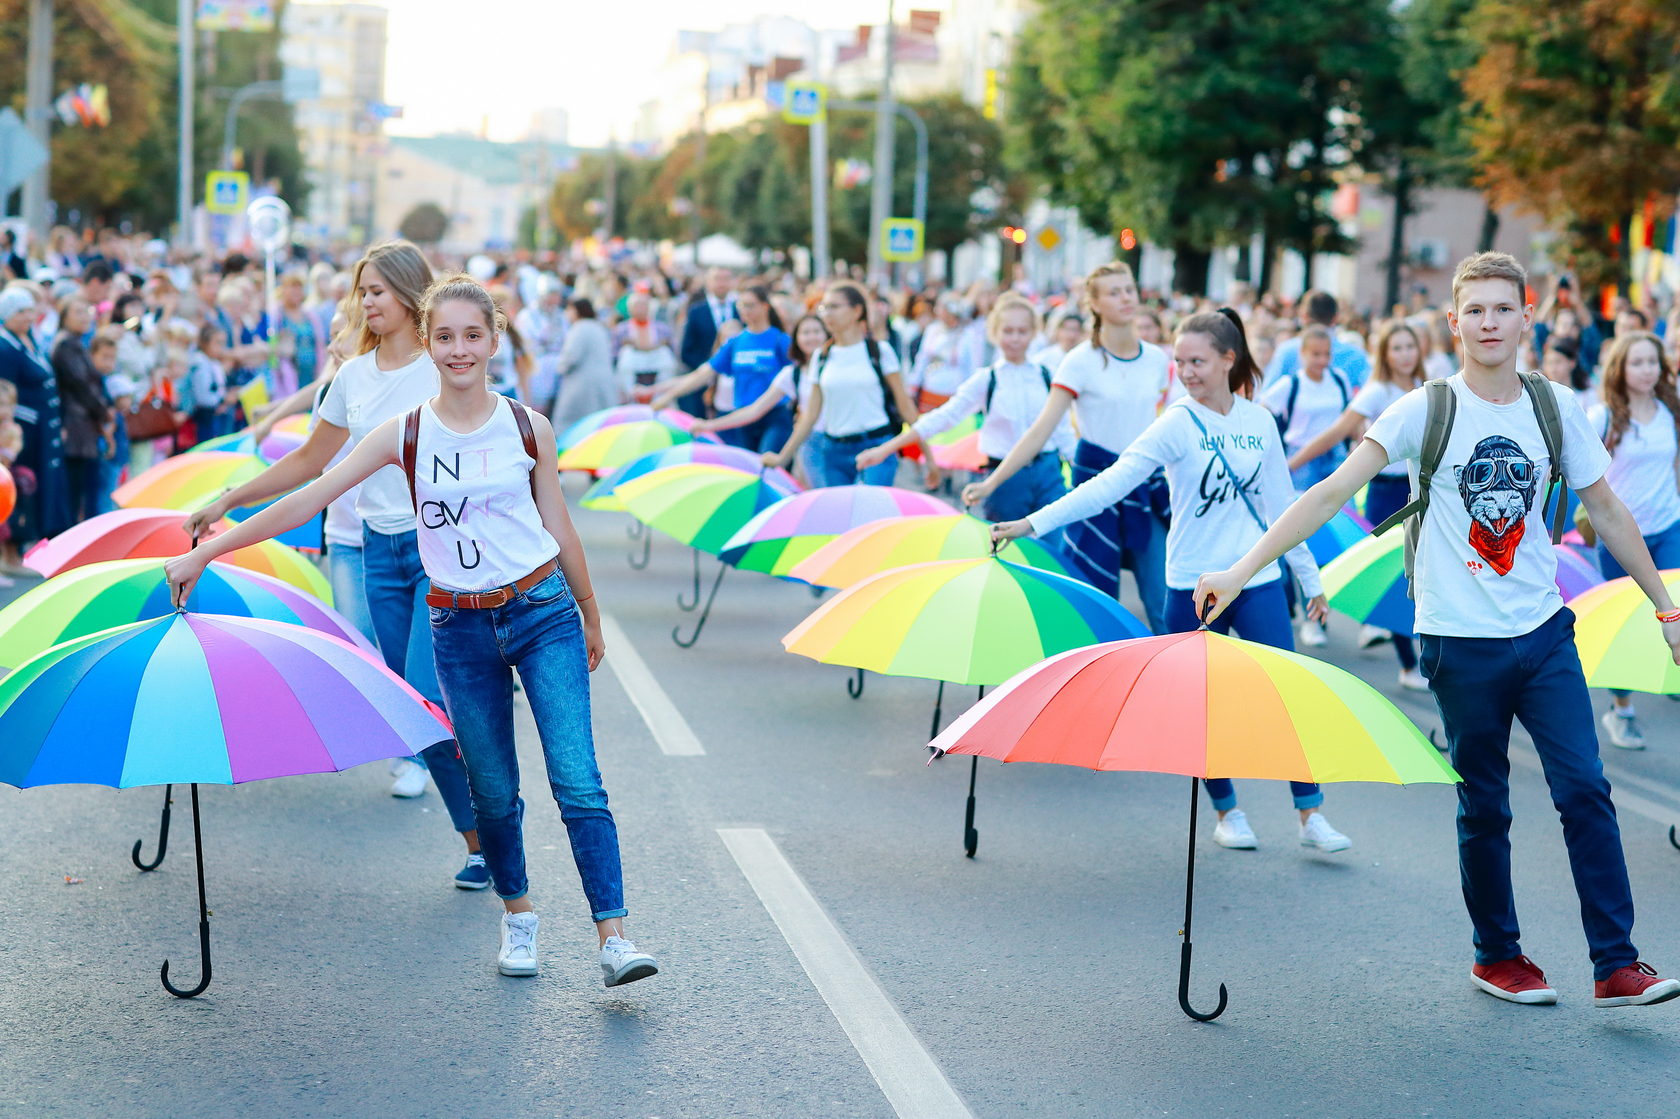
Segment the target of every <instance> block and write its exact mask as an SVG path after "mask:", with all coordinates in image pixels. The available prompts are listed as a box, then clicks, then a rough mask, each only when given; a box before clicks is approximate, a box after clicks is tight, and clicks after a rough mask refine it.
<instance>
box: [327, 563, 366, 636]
mask: <svg viewBox="0 0 1680 1119" xmlns="http://www.w3.org/2000/svg"><path fill="white" fill-rule="evenodd" d="M327 582H328V584H330V585H331V587H332V593H333V609H334V610H337V611H338V612H339V613H340V614H343V615H344V620H345V621H347V622H349V623H350V624H351V625H353V626H355V627H356V629H357V630H358V631H360V632H361V634H362V636H363V637H366V638H367V639H368V640H369V641H378V640H379V635H378V634H377V633H375V632H374V629H373V615H372V614H370V613H369V612H368V604H367V588H366V587H365V586H364V585H363V582H364V580H363V576H362V549H361V548H359V547H356V546H354V545H351V544H338V543H333V542H330V541H329V542H328V544H327Z"/></svg>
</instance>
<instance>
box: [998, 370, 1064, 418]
mask: <svg viewBox="0 0 1680 1119" xmlns="http://www.w3.org/2000/svg"><path fill="white" fill-rule="evenodd" d="M1033 364H1034V365H1037V366H1038V375H1039V376H1041V377H1043V378H1044V391H1045V392H1049V391H1050V370H1048V369H1046V368H1045V367H1044V366H1043V365H1041V364H1040V363H1038V362H1036V361H1035V362H1033ZM986 373H987V378H986V409H985V410H986V414H987V415H988V416H989V415H991V414H992V394H993V393H995V392H997V366H995V365H994V366H992V367H991V368H990V369H988V370H987V371H986Z"/></svg>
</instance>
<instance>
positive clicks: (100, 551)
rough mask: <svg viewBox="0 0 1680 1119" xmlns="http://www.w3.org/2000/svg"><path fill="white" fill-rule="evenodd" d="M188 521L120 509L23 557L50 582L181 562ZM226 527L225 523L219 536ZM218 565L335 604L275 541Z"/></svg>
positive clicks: (301, 561) (309, 569)
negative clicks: (149, 562)
mask: <svg viewBox="0 0 1680 1119" xmlns="http://www.w3.org/2000/svg"><path fill="white" fill-rule="evenodd" d="M184 520H186V518H185V517H184V516H183V515H182V513H181V511H180V510H178V509H116V510H113V511H111V512H109V513H101V514H99V515H98V516H96V517H89V518H88V519H87V520H85V521H83V522H82V523H81V524H79V525H74V526H72V527H71V528H68V529H66V530H64V531H63V532H61V533H59V534H58V535H57V536H54V537H52V538H51V539H49V540H42V541H40V542H39V543H37V544H36V545H35V546H34V547H33V548H31V549H29V551H28V553H26V554H25V555H24V557H23V563H24V566H26V567H28V568H29V569H31V570H32V571H38V572H40V573H41V574H42V575H44V576H46V577H47V578H48V579H51V578H53V577H54V576H56V575H59V574H61V573H63V572H66V571H73V570H75V569H76V568H78V567H82V566H85V565H86V564H90V563H101V562H104V561H107V560H119V559H143V558H147V557H152V558H168V557H170V556H178V555H181V554H183V553H185V552H187V551H189V550H191V548H192V538H191V537H189V536H188V535H187V534H186V533H185V532H183V531H182V530H181V522H182V521H184ZM227 527H228V526H227V525H226V524H225V523H224V524H223V525H221V526H220V527H219V528H218V531H221V530H223V529H225V528H227ZM212 535H213V534H212ZM218 562H220V563H228V564H232V565H233V566H235V567H242V568H245V569H246V570H249V571H256V572H259V573H261V574H263V575H272V576H274V577H275V578H277V579H280V580H282V581H284V582H286V583H289V584H290V585H292V586H293V587H296V588H297V589H298V590H301V591H305V592H307V593H308V594H310V595H313V596H314V597H315V598H317V599H319V600H321V601H322V602H325V603H327V604H328V605H331V603H332V588H331V586H330V585H329V584H328V583H327V577H326V576H325V575H323V574H321V569H320V568H318V567H316V566H315V565H314V564H313V563H311V562H310V561H309V560H307V559H305V558H304V557H303V556H301V555H299V554H298V553H297V552H296V551H294V550H292V549H291V548H288V547H286V546H285V545H284V544H281V543H278V542H276V541H273V540H264V541H262V542H261V543H258V544H252V545H249V546H248V547H244V548H237V549H235V550H234V551H231V552H228V553H226V554H225V555H223V556H222V557H221V558H220V560H218Z"/></svg>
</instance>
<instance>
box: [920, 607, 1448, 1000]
mask: <svg viewBox="0 0 1680 1119" xmlns="http://www.w3.org/2000/svg"><path fill="white" fill-rule="evenodd" d="M932 745H933V747H934V749H935V750H936V751H938V752H942V753H951V754H969V755H971V756H973V757H975V758H979V757H981V756H984V757H989V758H997V759H998V760H999V761H1006V762H1021V761H1034V762H1054V763H1057V764H1060V765H1075V766H1083V767H1085V768H1088V769H1100V770H1126V771H1135V772H1144V773H1178V774H1184V775H1186V776H1188V777H1190V778H1191V782H1190V840H1189V853H1188V856H1187V863H1186V868H1185V892H1184V928H1183V936H1184V943H1183V944H1182V945H1181V947H1180V953H1179V973H1178V1003H1179V1006H1180V1007H1181V1008H1182V1009H1183V1010H1184V1012H1185V1013H1186V1014H1188V1015H1189V1016H1190V1017H1192V1018H1195V1019H1197V1020H1198V1021H1204V1022H1205V1021H1210V1020H1212V1019H1214V1018H1217V1017H1219V1015H1220V1014H1222V1013H1223V1012H1224V1010H1225V1005H1226V999H1227V993H1226V990H1225V985H1224V984H1220V987H1219V1005H1218V1006H1217V1007H1216V1008H1215V1009H1214V1010H1213V1011H1212V1012H1211V1013H1203V1012H1201V1011H1197V1010H1195V1009H1194V1008H1192V1007H1191V1005H1190V956H1191V948H1190V920H1191V903H1192V900H1193V897H1194V888H1195V868H1196V809H1197V805H1198V800H1199V794H1198V790H1197V788H1196V783H1197V780H1198V779H1200V778H1204V777H1253V778H1262V779H1268V780H1277V781H1283V780H1290V781H1318V782H1325V781H1383V782H1389V783H1393V784H1412V783H1414V782H1433V783H1439V784H1453V783H1455V782H1457V781H1458V779H1459V778H1458V774H1456V773H1454V772H1453V770H1452V767H1451V766H1449V765H1447V763H1446V762H1445V761H1444V760H1442V758H1441V756H1440V754H1439V753H1438V752H1437V751H1436V750H1435V748H1434V747H1433V746H1431V745H1430V743H1429V740H1428V739H1426V738H1424V737H1423V735H1422V734H1420V733H1419V732H1418V729H1417V728H1416V727H1415V726H1413V725H1412V724H1411V722H1410V721H1408V720H1407V719H1406V717H1405V716H1404V715H1402V714H1400V712H1399V711H1397V710H1395V708H1394V706H1393V705H1392V704H1390V703H1389V702H1388V701H1387V700H1386V699H1384V698H1383V697H1382V696H1381V694H1379V693H1378V692H1377V691H1376V689H1374V688H1372V687H1371V686H1370V685H1369V684H1367V683H1365V682H1364V681H1363V680H1361V679H1359V678H1358V677H1357V676H1354V675H1352V674H1351V673H1348V672H1344V671H1343V670H1342V669H1339V668H1337V667H1335V666H1334V665H1331V664H1327V663H1325V662H1324V661H1320V660H1315V659H1313V658H1312V657H1307V656H1302V655H1300V654H1297V653H1290V652H1284V651H1283V650H1281V649H1273V648H1271V647H1269V646H1265V645H1256V644H1253V643H1251V642H1247V641H1239V640H1237V639H1235V638H1231V637H1221V636H1219V635H1218V634H1215V633H1212V632H1210V631H1208V630H1206V629H1203V630H1199V631H1197V632H1195V633H1176V634H1168V635H1166V636H1163V637H1145V638H1140V639H1138V640H1132V641H1117V642H1113V643H1111V644H1107V645H1096V646H1091V647H1089V648H1083V649H1074V650H1072V651H1070V652H1067V653H1063V654H1061V655H1059V656H1054V657H1052V658H1050V659H1049V660H1047V661H1045V662H1044V663H1043V664H1039V665H1035V666H1034V667H1032V668H1029V669H1027V670H1026V671H1025V672H1022V673H1021V674H1020V675H1018V676H1016V677H1015V678H1014V679H1012V680H1010V681H1009V682H1007V683H1006V684H1004V685H1003V686H1002V687H1001V688H999V689H998V690H997V691H995V692H993V693H992V694H991V695H990V696H987V697H986V698H985V699H983V700H982V701H981V702H979V703H977V704H976V705H975V706H973V707H972V708H970V709H969V710H968V711H967V712H965V713H964V714H963V715H961V716H959V717H958V718H957V719H956V720H955V721H954V722H952V724H951V725H950V727H949V728H947V729H946V731H945V733H943V734H941V735H939V736H938V737H937V738H936V739H934V741H933V743H932Z"/></svg>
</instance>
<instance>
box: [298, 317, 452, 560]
mask: <svg viewBox="0 0 1680 1119" xmlns="http://www.w3.org/2000/svg"><path fill="white" fill-rule="evenodd" d="M376 352H377V351H374V350H369V351H368V352H367V353H365V354H360V355H358V356H356V357H353V358H351V359H350V360H349V361H347V362H345V363H344V365H343V366H341V367H340V368H339V371H338V375H337V376H335V377H334V378H333V383H332V387H331V388H329V389H328V390H327V395H326V398H325V399H323V400H322V401H321V407H320V408H319V409H318V410H317V411H316V415H317V416H318V417H319V418H320V419H323V420H325V421H326V422H328V423H330V424H337V425H338V426H339V427H342V428H345V429H346V430H348V431H349V432H350V445H351V446H355V445H356V444H358V443H360V442H361V441H362V440H363V439H366V438H367V435H368V433H369V432H370V431H372V430H373V429H374V428H376V427H378V426H379V425H380V424H382V423H384V422H385V421H386V420H388V419H391V418H393V417H395V416H400V415H403V414H404V413H405V412H410V411H412V410H414V409H415V408H418V407H419V406H420V405H422V404H424V403H425V402H426V401H428V400H430V399H431V398H432V397H434V396H436V395H437V393H438V371H437V365H436V363H434V362H433V361H432V358H431V355H430V354H427V353H421V354H420V356H419V357H417V358H415V359H414V360H413V361H411V362H409V363H408V364H407V365H405V366H403V367H402V368H401V369H390V370H386V369H381V368H379V365H378V363H377V362H376V361H375V360H374V354H375V353H376ZM356 512H358V513H360V514H361V515H362V520H363V521H364V522H366V524H367V526H368V527H369V528H371V529H372V530H373V531H374V532H377V533H379V534H380V535H381V536H395V535H397V534H398V533H402V532H408V531H410V530H411V529H413V528H414V506H413V504H411V503H410V501H409V499H408V479H407V478H405V477H403V472H402V468H401V467H400V466H386V467H382V468H381V469H379V470H376V471H375V472H374V473H373V476H372V477H370V478H369V479H368V480H367V481H365V482H363V483H362V492H361V496H360V497H358V498H357V499H356Z"/></svg>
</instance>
